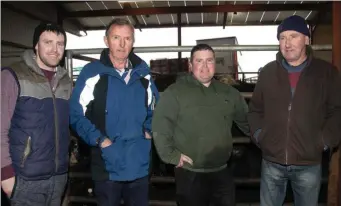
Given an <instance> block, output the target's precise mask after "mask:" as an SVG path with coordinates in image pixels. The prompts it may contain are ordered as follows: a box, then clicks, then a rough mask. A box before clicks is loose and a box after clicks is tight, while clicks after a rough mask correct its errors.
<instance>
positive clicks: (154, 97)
mask: <svg viewBox="0 0 341 206" xmlns="http://www.w3.org/2000/svg"><path fill="white" fill-rule="evenodd" d="M150 83H151V90H152V101H151V104H150V105H149V106H148V109H147V118H146V121H145V122H144V125H143V126H144V129H145V130H146V131H147V132H148V133H149V134H150V135H152V117H153V112H154V109H155V106H156V104H157V102H158V101H159V92H158V90H157V88H156V86H155V83H154V81H153V80H152V79H150Z"/></svg>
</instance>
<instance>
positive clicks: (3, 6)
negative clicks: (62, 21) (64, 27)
mask: <svg viewBox="0 0 341 206" xmlns="http://www.w3.org/2000/svg"><path fill="white" fill-rule="evenodd" d="M1 8H6V9H9V10H11V11H13V12H15V13H18V14H21V15H23V16H26V17H28V18H29V19H32V20H36V21H48V20H47V19H44V18H41V17H39V16H37V15H34V14H32V13H30V12H27V11H24V10H23V9H19V8H16V7H15V6H13V5H12V4H9V3H7V2H4V1H2V2H1Z"/></svg>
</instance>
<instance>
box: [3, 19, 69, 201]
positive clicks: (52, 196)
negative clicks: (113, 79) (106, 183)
mask: <svg viewBox="0 0 341 206" xmlns="http://www.w3.org/2000/svg"><path fill="white" fill-rule="evenodd" d="M65 45H66V34H65V31H64V30H63V29H62V28H61V27H59V26H58V25H56V24H53V23H41V24H40V25H38V26H37V27H36V29H35V31H34V35H33V51H32V50H26V51H24V53H23V55H22V60H21V61H20V62H17V63H14V64H13V65H11V66H10V67H7V68H2V69H1V98H2V99H1V187H2V189H3V190H4V192H5V193H6V194H7V195H8V197H9V198H10V200H11V204H12V205H25V206H30V205H32V206H33V205H34V206H40V205H41V206H43V205H44V206H46V205H50V206H57V205H58V206H59V205H60V203H61V197H62V194H63V192H64V188H65V185H66V182H67V171H68V158H69V157H68V147H69V139H70V135H69V115H68V114H69V113H68V107H69V103H68V99H69V96H70V94H71V80H70V78H69V76H68V74H67V71H66V70H65V69H64V68H62V67H61V66H60V65H59V64H60V61H61V60H62V58H63V55H64V51H65Z"/></svg>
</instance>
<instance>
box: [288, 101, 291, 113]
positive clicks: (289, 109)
mask: <svg viewBox="0 0 341 206" xmlns="http://www.w3.org/2000/svg"><path fill="white" fill-rule="evenodd" d="M288 111H291V103H290V104H289V106H288Z"/></svg>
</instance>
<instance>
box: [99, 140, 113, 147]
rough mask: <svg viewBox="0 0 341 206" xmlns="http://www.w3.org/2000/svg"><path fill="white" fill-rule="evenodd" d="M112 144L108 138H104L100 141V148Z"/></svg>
mask: <svg viewBox="0 0 341 206" xmlns="http://www.w3.org/2000/svg"><path fill="white" fill-rule="evenodd" d="M111 144H112V142H111V140H110V139H108V138H105V139H104V140H103V142H102V143H101V145H100V146H101V148H106V147H109V146H110V145H111Z"/></svg>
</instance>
